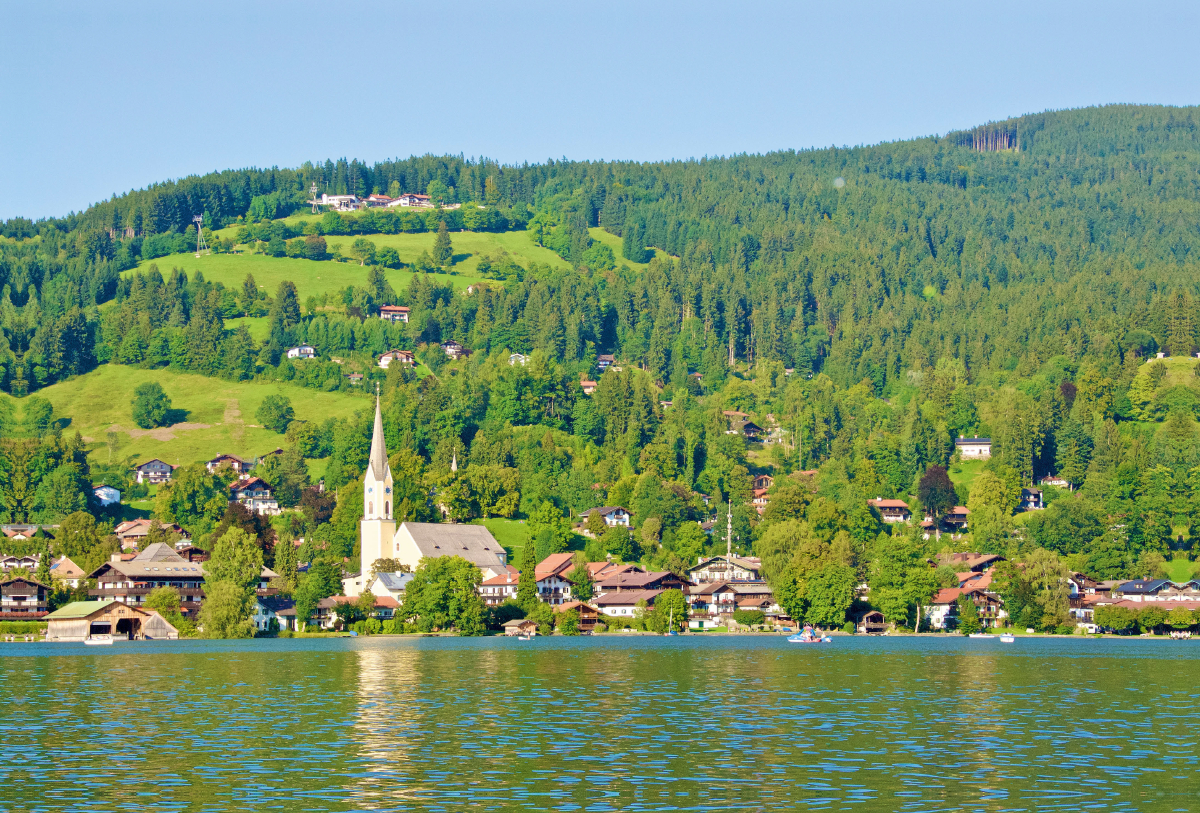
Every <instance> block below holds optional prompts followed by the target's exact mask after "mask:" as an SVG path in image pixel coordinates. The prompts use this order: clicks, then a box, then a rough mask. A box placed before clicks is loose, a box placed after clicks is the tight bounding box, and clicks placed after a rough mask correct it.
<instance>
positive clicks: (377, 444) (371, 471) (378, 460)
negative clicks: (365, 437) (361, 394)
mask: <svg viewBox="0 0 1200 813" xmlns="http://www.w3.org/2000/svg"><path fill="white" fill-rule="evenodd" d="M389 473H390V471H389V468H388V459H387V447H386V446H384V443H383V413H381V412H380V411H379V385H378V384H376V385H375V428H374V430H373V431H372V432H371V456H370V458H368V463H367V476H369V477H372V478H374V479H376V480H378V481H379V482H383V480H384V479H385V478H386V477H387V475H388V474H389Z"/></svg>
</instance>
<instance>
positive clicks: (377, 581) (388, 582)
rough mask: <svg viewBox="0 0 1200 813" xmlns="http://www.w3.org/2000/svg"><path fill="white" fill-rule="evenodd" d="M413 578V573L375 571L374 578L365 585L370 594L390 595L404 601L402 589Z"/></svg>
mask: <svg viewBox="0 0 1200 813" xmlns="http://www.w3.org/2000/svg"><path fill="white" fill-rule="evenodd" d="M412 580H413V574H411V573H404V572H402V571H397V572H396V573H376V574H375V578H374V580H372V581H371V583H370V584H368V585H367V590H368V591H370V592H371V594H372V595H375V596H379V597H380V598H382V597H383V596H390V597H391V598H393V599H395V600H396V601H399V602H403V601H404V591H405V589H406V588H407V587H408V583H409V582H411V581H412Z"/></svg>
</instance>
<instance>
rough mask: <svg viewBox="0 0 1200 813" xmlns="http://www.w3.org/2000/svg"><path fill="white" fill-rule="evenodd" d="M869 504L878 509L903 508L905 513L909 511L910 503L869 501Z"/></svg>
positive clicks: (901, 501) (902, 501) (880, 500)
mask: <svg viewBox="0 0 1200 813" xmlns="http://www.w3.org/2000/svg"><path fill="white" fill-rule="evenodd" d="M867 503H868V504H869V505H873V506H875V507H876V508H903V509H904V510H905V511H907V510H908V503H906V502H905V501H904V500H883V499H878V500H867Z"/></svg>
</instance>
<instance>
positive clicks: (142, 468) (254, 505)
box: [105, 449, 283, 536]
mask: <svg viewBox="0 0 1200 813" xmlns="http://www.w3.org/2000/svg"><path fill="white" fill-rule="evenodd" d="M280 454H283V450H282V449H276V450H275V451H273V452H268V453H267V454H265V455H261V456H259V457H257V458H255V459H253V460H244V459H242V458H240V457H238V456H236V455H231V454H220V455H217V456H216V457H214V458H213V459H212V460H209V461H207V462H205V464H204V467H205V468H206V469H207V470H208V472H209V473H210V474H211V473H213V472H215V471H217V469H219V468H221V467H222V466H226V467H228V468H230V469H232V470H233V472H234V473H235V474H236V475H237V479H236V480H235V481H234V482H233V483H231V484H230V486H229V502H230V503H240V504H241V505H242V506H244V507H245V508H246V510H248V511H250V512H251V513H255V514H263V515H274V514H279V513H280V512H281V511H282V509H281V508H280V507H279V502H278V501H277V500H276V499H275V496H274V491H273V490H272V489H271V486H270V485H269V484H268V483H267V482H266V481H265V480H263V479H262V478H261V477H255V476H253V475H251V474H250V471H251V470H252V469H253V468H254V467H255V466H257V465H258V464H259V463H260V462H262V461H263V460H265V459H266V458H268V457H270V456H272V455H280ZM177 468H178V466H175V465H173V464H171V463H167V462H165V461H162V460H159V459H158V458H154V459H151V460H147V461H146V462H145V463H141V464H139V465H137V466H135V467H134V469H133V473H134V477H135V478H136V479H137V481H138V482H139V483H146V484H148V485H162V484H163V483H169V482H170V481H171V476H172V475H173V474H174V472H175V469H177ZM105 488H107V487H105ZM113 490H114V491H115V489H113ZM117 500H120V492H117ZM134 522H144V523H146V527H147V528H148V527H149V520H134ZM120 527H121V526H118V529H119V528H120ZM180 533H182V531H180ZM117 535H118V536H120V535H121V534H120V533H119V532H118V534H117Z"/></svg>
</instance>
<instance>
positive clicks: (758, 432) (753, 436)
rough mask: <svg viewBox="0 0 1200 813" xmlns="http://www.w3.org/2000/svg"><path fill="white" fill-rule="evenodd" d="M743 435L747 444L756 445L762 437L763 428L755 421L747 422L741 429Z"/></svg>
mask: <svg viewBox="0 0 1200 813" xmlns="http://www.w3.org/2000/svg"><path fill="white" fill-rule="evenodd" d="M740 429H741V432H742V435H743V436H744V437H745V438H746V442H747V443H756V442H758V440H759V438H761V437H762V434H763V428H762V427H761V426H759V425H758V424H756V423H754V422H753V421H746V422H745V423H744V424H742V425H741V427H740Z"/></svg>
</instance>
